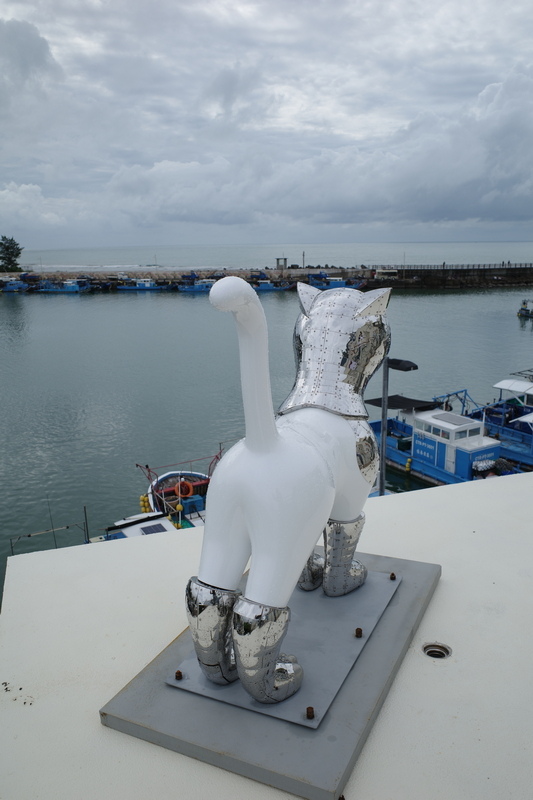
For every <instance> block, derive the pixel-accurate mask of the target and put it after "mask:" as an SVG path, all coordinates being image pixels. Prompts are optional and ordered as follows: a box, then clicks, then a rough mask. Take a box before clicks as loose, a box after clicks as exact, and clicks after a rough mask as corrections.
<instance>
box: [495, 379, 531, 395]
mask: <svg viewBox="0 0 533 800" xmlns="http://www.w3.org/2000/svg"><path fill="white" fill-rule="evenodd" d="M493 388H494V389H505V390H506V391H508V392H513V394H533V383H531V382H530V381H517V380H514V379H512V378H506V379H505V380H504V381H500V382H499V383H495V384H494V386H493Z"/></svg>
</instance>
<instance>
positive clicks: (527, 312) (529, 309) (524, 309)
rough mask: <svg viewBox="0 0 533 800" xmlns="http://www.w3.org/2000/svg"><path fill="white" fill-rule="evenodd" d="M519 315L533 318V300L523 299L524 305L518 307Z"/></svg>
mask: <svg viewBox="0 0 533 800" xmlns="http://www.w3.org/2000/svg"><path fill="white" fill-rule="evenodd" d="M517 316H519V317H526V319H533V300H522V305H521V306H520V308H519V309H518V312H517Z"/></svg>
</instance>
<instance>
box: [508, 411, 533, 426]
mask: <svg viewBox="0 0 533 800" xmlns="http://www.w3.org/2000/svg"><path fill="white" fill-rule="evenodd" d="M515 422H527V423H529V425H531V424H533V413H532V414H524V416H522V417H515V419H513V420H511V425H514V423H515Z"/></svg>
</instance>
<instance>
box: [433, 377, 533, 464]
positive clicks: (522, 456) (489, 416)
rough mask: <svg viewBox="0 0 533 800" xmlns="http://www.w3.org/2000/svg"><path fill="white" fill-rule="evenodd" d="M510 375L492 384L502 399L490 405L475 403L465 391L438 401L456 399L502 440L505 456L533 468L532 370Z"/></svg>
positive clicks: (467, 412) (470, 415)
mask: <svg viewBox="0 0 533 800" xmlns="http://www.w3.org/2000/svg"><path fill="white" fill-rule="evenodd" d="M510 374H511V375H512V377H510V378H505V379H504V380H501V381H498V383H495V384H494V385H493V388H494V389H497V390H498V393H499V396H498V398H496V399H495V400H493V401H492V402H491V403H486V404H484V405H479V404H476V403H475V402H474V401H473V400H472V398H471V397H470V395H469V394H468V392H467V391H466V390H465V389H463V390H461V391H460V392H455V393H453V394H452V395H443V398H437V399H439V400H440V399H443V400H444V401H445V402H450V400H451V399H453V398H454V397H457V398H458V399H459V400H460V402H461V406H462V412H463V413H465V414H466V415H467V416H468V417H470V418H471V419H474V420H477V421H479V422H481V423H482V424H483V426H484V429H485V430H486V432H487V433H488V434H489V435H490V436H493V437H494V438H495V439H497V440H498V441H499V443H500V450H501V454H502V456H504V457H505V458H507V459H509V460H511V461H513V462H515V463H517V464H519V465H520V466H521V467H522V468H525V469H533V369H526V370H522V371H520V372H514V373H510Z"/></svg>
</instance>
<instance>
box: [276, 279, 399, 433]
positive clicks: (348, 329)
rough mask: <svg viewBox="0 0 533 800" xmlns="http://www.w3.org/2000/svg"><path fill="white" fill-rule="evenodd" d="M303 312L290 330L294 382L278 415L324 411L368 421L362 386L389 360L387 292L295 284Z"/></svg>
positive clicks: (384, 290) (382, 290)
mask: <svg viewBox="0 0 533 800" xmlns="http://www.w3.org/2000/svg"><path fill="white" fill-rule="evenodd" d="M298 295H299V299H300V306H301V309H302V313H301V314H300V316H299V317H298V320H297V321H296V326H295V329H294V351H295V356H296V369H297V374H296V380H295V383H294V386H293V388H292V391H291V393H290V394H289V396H288V397H287V399H286V400H285V401H284V402H283V403H282V405H281V407H280V409H279V413H280V414H286V413H288V412H289V411H296V410H297V409H299V408H307V407H315V408H324V409H327V410H328V411H333V412H334V413H336V414H341V415H342V416H345V417H366V416H367V414H366V410H365V407H364V404H363V400H362V394H363V392H364V390H365V387H366V385H367V383H368V381H369V380H370V378H371V377H372V375H373V374H374V372H375V371H376V370H377V369H378V367H379V365H380V364H381V362H382V361H383V359H384V357H385V356H386V355H387V353H388V351H389V347H390V328H389V325H388V322H387V319H386V316H385V311H386V308H387V304H388V302H389V296H390V289H375V290H373V291H371V292H360V291H358V290H357V289H349V288H340V289H327V290H325V291H320V289H315V288H314V287H312V286H308V285H307V284H303V283H299V284H298Z"/></svg>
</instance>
